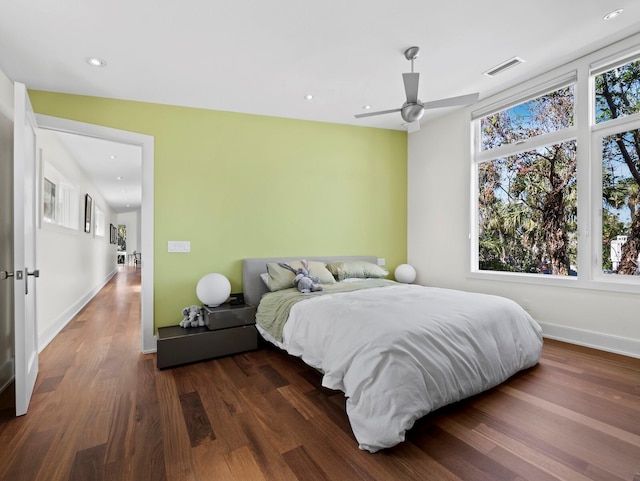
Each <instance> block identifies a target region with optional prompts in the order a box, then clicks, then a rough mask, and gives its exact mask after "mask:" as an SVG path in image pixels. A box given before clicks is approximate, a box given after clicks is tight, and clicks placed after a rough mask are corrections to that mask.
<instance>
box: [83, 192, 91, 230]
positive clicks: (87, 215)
mask: <svg viewBox="0 0 640 481" xmlns="http://www.w3.org/2000/svg"><path fill="white" fill-rule="evenodd" d="M91 202H92V201H91V196H90V195H89V194H85V196H84V231H85V232H87V233H89V232H91Z"/></svg>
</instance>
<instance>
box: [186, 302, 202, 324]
mask: <svg viewBox="0 0 640 481" xmlns="http://www.w3.org/2000/svg"><path fill="white" fill-rule="evenodd" d="M182 315H183V316H184V319H182V321H180V327H198V326H204V320H203V318H202V317H203V316H202V309H201V308H200V306H189V307H185V308H184V309H182Z"/></svg>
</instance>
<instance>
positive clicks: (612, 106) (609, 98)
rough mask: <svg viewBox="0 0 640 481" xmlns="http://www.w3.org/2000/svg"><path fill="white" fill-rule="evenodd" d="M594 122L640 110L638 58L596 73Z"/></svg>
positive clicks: (639, 69)
mask: <svg viewBox="0 0 640 481" xmlns="http://www.w3.org/2000/svg"><path fill="white" fill-rule="evenodd" d="M595 89H596V91H595V95H596V123H600V122H606V121H607V120H611V119H616V118H618V117H625V116H627V115H631V114H635V113H638V112H640V60H636V61H635V62H630V63H628V64H626V65H623V66H622V67H617V68H614V69H611V70H609V71H608V72H604V73H603V74H600V75H596V78H595Z"/></svg>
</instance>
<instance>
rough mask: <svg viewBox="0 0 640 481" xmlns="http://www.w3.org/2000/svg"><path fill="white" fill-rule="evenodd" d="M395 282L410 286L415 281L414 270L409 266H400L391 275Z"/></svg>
mask: <svg viewBox="0 0 640 481" xmlns="http://www.w3.org/2000/svg"><path fill="white" fill-rule="evenodd" d="M393 275H394V277H395V278H396V281H398V282H402V283H403V284H411V283H412V282H413V281H415V280H416V270H415V269H414V268H413V266H410V265H409V264H400V265H399V266H398V267H396V270H395V272H394V273H393Z"/></svg>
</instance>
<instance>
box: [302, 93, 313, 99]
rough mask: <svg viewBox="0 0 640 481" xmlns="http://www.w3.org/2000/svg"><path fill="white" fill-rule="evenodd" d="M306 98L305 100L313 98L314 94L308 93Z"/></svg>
mask: <svg viewBox="0 0 640 481" xmlns="http://www.w3.org/2000/svg"><path fill="white" fill-rule="evenodd" d="M304 99H305V100H313V95H311V94H307V95H305V96H304Z"/></svg>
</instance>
